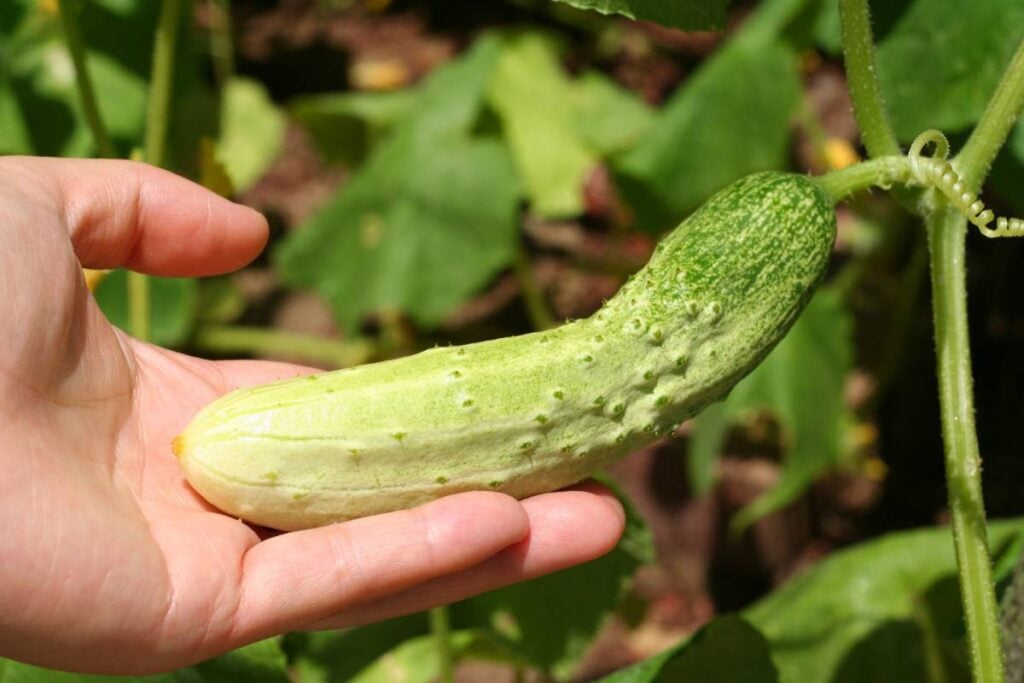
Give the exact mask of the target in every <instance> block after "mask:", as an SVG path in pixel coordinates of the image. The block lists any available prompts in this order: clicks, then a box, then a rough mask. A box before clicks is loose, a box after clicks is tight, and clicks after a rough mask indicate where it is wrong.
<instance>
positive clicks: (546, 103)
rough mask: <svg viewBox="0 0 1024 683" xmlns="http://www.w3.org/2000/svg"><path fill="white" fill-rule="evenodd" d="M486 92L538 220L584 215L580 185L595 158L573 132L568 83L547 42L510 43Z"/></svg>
mask: <svg viewBox="0 0 1024 683" xmlns="http://www.w3.org/2000/svg"><path fill="white" fill-rule="evenodd" d="M505 44H506V47H505V49H504V50H503V51H502V55H501V59H500V60H499V61H498V66H497V68H496V69H495V72H494V76H493V78H492V79H491V82H490V86H489V89H488V97H489V100H490V103H491V106H493V107H494V109H495V111H496V112H497V113H498V116H499V117H500V118H501V120H502V123H503V125H504V133H505V137H506V139H507V140H508V144H509V147H510V148H511V150H512V154H513V156H514V157H515V160H516V165H517V166H518V168H519V171H520V175H521V177H522V179H523V185H524V186H525V189H526V194H527V196H528V197H529V198H530V201H531V204H532V206H533V209H534V210H535V211H536V212H537V213H539V214H540V215H542V216H548V217H559V216H572V215H576V214H579V213H581V212H582V209H583V180H584V178H585V176H586V173H587V171H588V170H589V169H590V168H591V167H592V166H593V165H594V163H595V162H596V155H595V154H594V153H593V152H592V151H591V150H590V149H589V148H588V147H587V146H586V145H585V144H584V143H583V141H582V140H581V139H580V137H579V136H578V134H577V132H576V126H575V115H574V114H575V112H574V110H573V106H572V105H573V103H572V100H571V98H570V85H571V84H570V81H569V78H568V76H567V75H566V74H565V72H564V71H563V70H562V66H561V64H560V63H559V60H558V54H557V52H556V51H555V48H554V46H553V45H552V44H551V42H550V41H549V40H547V39H545V38H544V37H543V36H541V35H539V34H536V33H524V34H521V35H519V36H515V37H512V38H509V39H508V40H507V41H506V43H505Z"/></svg>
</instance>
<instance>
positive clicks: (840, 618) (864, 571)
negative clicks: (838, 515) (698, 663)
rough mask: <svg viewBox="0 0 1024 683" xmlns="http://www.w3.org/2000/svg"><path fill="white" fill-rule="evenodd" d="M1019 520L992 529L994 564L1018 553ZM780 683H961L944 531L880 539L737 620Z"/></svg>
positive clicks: (952, 564)
mask: <svg viewBox="0 0 1024 683" xmlns="http://www.w3.org/2000/svg"><path fill="white" fill-rule="evenodd" d="M1022 536H1024V520H1012V521H1002V522H993V523H992V524H990V525H989V542H990V546H991V547H992V549H993V556H994V558H995V559H996V561H997V562H999V561H1001V559H1002V556H1003V555H1004V554H1005V553H1007V552H1011V551H1012V550H1013V549H1017V550H1019V543H1020V541H1021V537H1022ZM744 616H745V617H746V618H747V620H748V621H749V622H750V623H751V624H752V625H753V626H755V627H756V628H757V629H758V630H759V631H760V632H761V633H762V634H764V636H765V637H766V638H767V639H768V642H769V644H770V646H771V650H772V658H773V659H774V661H775V664H776V666H777V667H778V668H779V672H780V674H781V679H782V680H784V681H800V682H801V683H817V682H819V681H820V682H821V683H825V682H828V683H846V682H849V683H859V682H861V681H872V682H873V683H888V682H890V681H891V682H892V683H897V682H901V683H902V682H904V681H923V680H945V681H950V682H952V681H967V680H970V675H969V671H968V668H967V667H968V665H967V653H966V650H965V642H964V625H963V617H962V612H961V610H960V597H959V589H958V585H957V578H956V561H955V558H954V555H953V540H952V538H951V534H950V530H949V529H948V528H935V529H926V530H920V531H912V532H905V533H898V534H891V535H888V536H884V537H882V538H881V539H878V540H875V541H871V542H869V543H864V544H861V545H859V546H856V547H854V548H851V549H849V550H844V551H842V552H838V553H835V554H832V555H830V556H829V557H828V558H827V559H826V560H824V561H823V562H821V563H819V564H817V565H815V566H814V567H813V568H811V569H810V570H809V571H807V572H806V573H804V574H802V575H800V576H798V577H796V578H794V579H792V580H791V581H790V582H789V583H787V584H785V585H784V586H783V587H782V588H780V589H779V590H776V591H775V592H773V593H772V594H771V595H769V596H768V597H766V598H764V599H763V600H761V601H759V602H757V603H755V604H754V605H753V606H752V607H750V608H749V609H747V610H746V611H745V612H744Z"/></svg>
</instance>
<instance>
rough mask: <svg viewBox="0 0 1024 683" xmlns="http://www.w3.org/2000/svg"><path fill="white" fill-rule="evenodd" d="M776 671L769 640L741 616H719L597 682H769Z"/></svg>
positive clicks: (776, 675)
mask: <svg viewBox="0 0 1024 683" xmlns="http://www.w3.org/2000/svg"><path fill="white" fill-rule="evenodd" d="M778 680H779V675H778V672H777V671H776V670H775V665H774V664H773V663H772V659H771V653H770V652H769V649H768V642H767V641H766V640H765V638H764V636H762V635H761V634H760V633H759V632H758V631H757V629H755V628H754V627H752V626H751V625H750V624H748V623H747V622H746V621H744V619H743V618H742V617H740V616H736V615H726V616H723V617H718V618H716V619H715V620H714V621H712V622H711V623H709V624H707V625H706V626H704V627H703V628H701V629H700V630H699V631H697V633H695V634H694V635H693V636H691V637H690V638H687V639H686V640H685V641H684V642H683V643H681V644H680V645H677V646H675V647H673V648H671V649H669V650H667V651H665V652H663V653H661V654H659V655H657V656H655V657H652V658H650V659H647V660H645V661H643V662H640V663H639V664H636V665H634V666H631V667H629V668H628V669H623V670H621V671H617V672H615V673H613V674H611V675H610V676H605V677H604V678H602V679H601V680H600V682H599V683H658V682H661V681H664V682H665V683H669V682H671V681H715V683H730V682H731V681H735V682H736V683H772V682H773V681H778Z"/></svg>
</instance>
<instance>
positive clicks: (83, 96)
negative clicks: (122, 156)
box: [58, 0, 116, 159]
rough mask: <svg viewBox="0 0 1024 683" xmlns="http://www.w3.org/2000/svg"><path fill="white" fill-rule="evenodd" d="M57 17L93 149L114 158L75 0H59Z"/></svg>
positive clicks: (104, 155)
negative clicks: (87, 61)
mask: <svg viewBox="0 0 1024 683" xmlns="http://www.w3.org/2000/svg"><path fill="white" fill-rule="evenodd" d="M58 6H59V7H60V20H61V25H62V26H63V27H64V40H65V41H66V42H67V45H68V52H69V53H71V63H72V64H73V65H74V67H75V86H76V87H77V88H78V101H79V104H81V106H82V115H83V116H85V123H86V125H88V126H89V130H90V131H91V132H92V138H93V141H94V142H95V143H96V152H97V153H98V154H99V155H100V156H101V157H107V158H108V159H109V158H113V157H114V156H116V153H115V152H114V143H113V142H111V140H110V133H108V132H107V128H106V126H104V125H103V117H102V116H101V115H100V110H99V107H98V106H97V104H96V91H95V89H94V88H93V85H92V78H91V77H90V76H89V66H88V64H87V63H86V54H85V41H84V40H82V32H81V30H79V26H78V12H79V9H80V6H79V2H78V0H59V3H58Z"/></svg>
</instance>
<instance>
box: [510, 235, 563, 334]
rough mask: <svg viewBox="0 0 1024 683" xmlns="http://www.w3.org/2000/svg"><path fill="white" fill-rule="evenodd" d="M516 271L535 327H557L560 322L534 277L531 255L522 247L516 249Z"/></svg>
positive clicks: (527, 310) (546, 328)
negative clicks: (556, 319) (549, 308)
mask: <svg viewBox="0 0 1024 683" xmlns="http://www.w3.org/2000/svg"><path fill="white" fill-rule="evenodd" d="M515 272H516V280H518V281H519V289H520V291H521V292H522V294H523V303H525V304H526V313H527V315H529V316H530V323H531V324H532V325H533V327H534V329H537V330H549V329H551V328H552V327H555V326H556V325H557V324H558V323H556V322H555V317H554V316H553V315H551V311H549V310H548V306H547V303H545V301H544V294H543V293H542V292H541V291H540V287H539V286H538V285H537V280H536V279H535V278H534V277H533V266H532V264H531V263H530V256H529V254H527V253H526V250H525V249H523V248H522V247H519V249H518V250H517V251H516V260H515Z"/></svg>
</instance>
